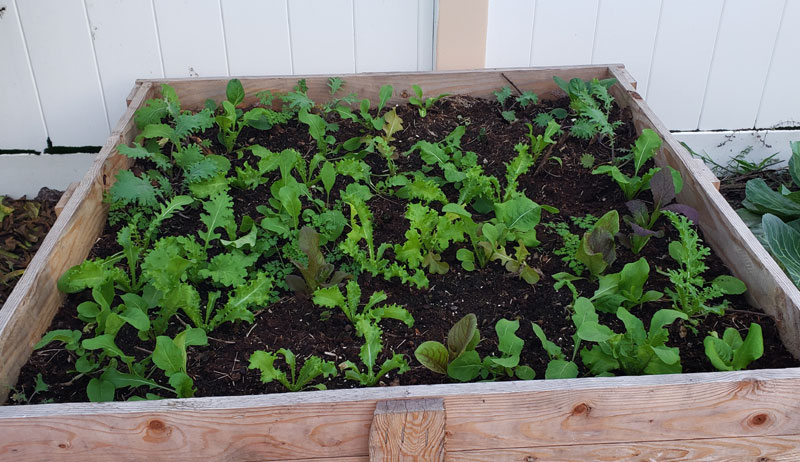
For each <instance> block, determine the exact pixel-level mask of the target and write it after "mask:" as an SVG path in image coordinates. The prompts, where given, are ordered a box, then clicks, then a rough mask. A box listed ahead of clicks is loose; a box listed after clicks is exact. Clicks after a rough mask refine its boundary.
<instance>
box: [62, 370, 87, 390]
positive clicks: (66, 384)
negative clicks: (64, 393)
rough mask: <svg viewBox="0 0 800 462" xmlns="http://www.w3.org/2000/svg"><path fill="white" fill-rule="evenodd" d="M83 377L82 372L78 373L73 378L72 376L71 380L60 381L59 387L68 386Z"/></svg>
mask: <svg viewBox="0 0 800 462" xmlns="http://www.w3.org/2000/svg"><path fill="white" fill-rule="evenodd" d="M81 377H83V374H82V373H81V374H78V375H76V376H75V377H73V378H72V379H71V380H70V381H69V382H62V383H59V384H58V386H59V387H68V386H70V385H72V384H73V383H75V381H76V380H78V379H79V378H81Z"/></svg>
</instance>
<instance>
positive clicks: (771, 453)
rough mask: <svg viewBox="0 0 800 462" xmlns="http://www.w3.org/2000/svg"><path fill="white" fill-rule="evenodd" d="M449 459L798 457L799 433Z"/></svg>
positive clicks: (565, 461) (628, 461)
mask: <svg viewBox="0 0 800 462" xmlns="http://www.w3.org/2000/svg"><path fill="white" fill-rule="evenodd" d="M447 460H448V461H450V462H496V461H498V460H508V461H520V462H523V461H524V462H533V461H547V462H574V461H577V460H586V461H590V460H594V461H615V462H641V461H645V460H646V461H648V462H666V461H669V462H678V461H686V462H701V461H705V462H711V461H730V462H733V461H742V460H750V461H762V462H767V461H769V462H778V461H786V462H790V461H791V462H795V461H797V460H800V435H789V436H767V437H753V438H718V439H710V440H680V441H654V442H642V443H625V444H587V445H575V446H549V447H541V448H498V449H490V450H482V451H464V452H449V453H448V454H447Z"/></svg>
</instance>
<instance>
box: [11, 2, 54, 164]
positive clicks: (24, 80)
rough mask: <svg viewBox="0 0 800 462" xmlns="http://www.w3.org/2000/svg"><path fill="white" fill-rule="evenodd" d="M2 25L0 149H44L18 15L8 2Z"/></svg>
mask: <svg viewBox="0 0 800 462" xmlns="http://www.w3.org/2000/svg"><path fill="white" fill-rule="evenodd" d="M2 6H5V8H6V10H5V13H4V14H3V17H2V18H0V19H2V22H0V43H2V46H0V62H2V63H3V65H2V66H0V82H1V83H0V149H36V150H41V149H42V148H44V146H45V141H46V139H47V129H46V127H45V126H44V119H43V118H42V111H41V107H40V106H39V100H38V99H37V95H36V84H35V82H34V80H33V74H32V73H31V66H30V64H29V63H28V55H27V50H26V48H25V41H24V39H23V37H22V30H21V29H20V23H19V20H18V19H19V16H18V15H17V9H16V7H15V6H14V3H13V2H5V3H4V4H3V5H2Z"/></svg>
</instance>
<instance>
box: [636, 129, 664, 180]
mask: <svg viewBox="0 0 800 462" xmlns="http://www.w3.org/2000/svg"><path fill="white" fill-rule="evenodd" d="M660 147H661V137H659V136H658V133H656V132H654V131H653V130H651V129H649V128H645V129H644V130H642V134H641V135H639V138H637V139H636V142H635V144H634V145H633V148H632V149H631V151H632V152H633V159H634V171H635V172H636V174H637V175H638V174H639V170H640V169H641V168H642V166H643V165H644V164H645V162H647V161H648V160H650V159H652V158H653V155H654V154H655V152H656V149H658V148H660Z"/></svg>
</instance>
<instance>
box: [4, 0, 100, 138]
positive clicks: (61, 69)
mask: <svg viewBox="0 0 800 462" xmlns="http://www.w3.org/2000/svg"><path fill="white" fill-rule="evenodd" d="M17 7H18V8H19V17H20V20H21V22H22V30H23V33H24V34H25V38H26V40H27V43H28V52H29V56H30V59H31V66H32V67H33V75H34V77H35V78H36V85H37V87H38V89H39V96H40V98H41V102H42V110H43V112H44V118H45V122H46V124H47V130H48V134H49V136H50V139H51V140H52V141H53V144H56V145H72V146H76V145H86V144H91V145H102V144H103V143H105V140H106V138H107V137H108V132H109V126H108V120H107V119H106V109H105V106H104V104H103V91H102V88H101V87H100V81H99V78H98V75H97V66H96V64H95V58H94V50H93V49H92V39H91V36H90V34H89V24H88V22H87V20H86V10H85V9H84V6H83V1H82V0H26V1H21V2H18V3H17Z"/></svg>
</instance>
